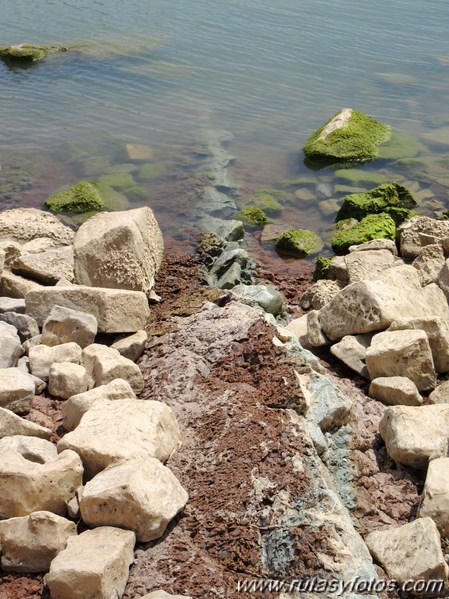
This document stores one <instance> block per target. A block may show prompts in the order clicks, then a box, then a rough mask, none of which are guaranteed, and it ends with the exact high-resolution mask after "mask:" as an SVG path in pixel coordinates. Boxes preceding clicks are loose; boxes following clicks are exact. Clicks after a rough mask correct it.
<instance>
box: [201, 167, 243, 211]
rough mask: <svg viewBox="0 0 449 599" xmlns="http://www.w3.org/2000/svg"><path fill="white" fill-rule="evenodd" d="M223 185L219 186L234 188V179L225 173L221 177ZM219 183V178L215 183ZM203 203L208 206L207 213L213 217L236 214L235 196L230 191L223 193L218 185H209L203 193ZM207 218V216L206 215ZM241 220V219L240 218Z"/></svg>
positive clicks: (228, 188)
mask: <svg viewBox="0 0 449 599" xmlns="http://www.w3.org/2000/svg"><path fill="white" fill-rule="evenodd" d="M219 180H220V182H221V185H219V188H221V189H227V190H231V189H233V184H232V179H230V178H229V176H227V175H224V176H221V177H220V178H219ZM217 183H218V178H217V179H216V181H215V184H217ZM202 205H203V206H205V207H206V208H207V214H208V215H210V216H212V217H217V218H219V217H226V216H231V215H233V214H235V212H236V210H237V206H236V203H235V200H234V198H233V197H232V196H231V195H229V194H228V193H223V192H222V191H221V190H220V189H217V188H216V187H210V186H207V187H205V188H204V190H203V193H202ZM205 218H206V220H207V217H205ZM238 220H240V219H238Z"/></svg>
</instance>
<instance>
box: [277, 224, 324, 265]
mask: <svg viewBox="0 0 449 599" xmlns="http://www.w3.org/2000/svg"><path fill="white" fill-rule="evenodd" d="M275 246H276V250H277V251H278V252H279V253H280V254H286V255H289V256H297V257H298V258H305V257H306V256H310V254H316V253H318V252H319V251H321V250H322V249H323V246H324V243H323V241H322V239H321V238H320V237H319V236H318V235H317V234H316V233H314V232H313V231H308V230H307V229H291V230H290V231H287V232H286V233H283V234H282V235H281V236H280V237H278V238H277V239H276V241H275Z"/></svg>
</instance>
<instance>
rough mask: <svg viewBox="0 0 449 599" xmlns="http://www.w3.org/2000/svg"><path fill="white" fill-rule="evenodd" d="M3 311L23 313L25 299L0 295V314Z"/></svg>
mask: <svg viewBox="0 0 449 599" xmlns="http://www.w3.org/2000/svg"><path fill="white" fill-rule="evenodd" d="M5 312H16V313H17V314H25V300H24V299H21V298H14V297H0V314H4V313H5Z"/></svg>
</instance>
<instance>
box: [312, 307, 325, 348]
mask: <svg viewBox="0 0 449 599" xmlns="http://www.w3.org/2000/svg"><path fill="white" fill-rule="evenodd" d="M307 343H308V344H309V345H310V346H311V347H321V346H323V345H330V343H331V342H330V340H329V339H328V338H327V337H326V335H325V334H324V333H323V331H322V329H321V325H320V313H319V311H318V310H311V311H310V312H308V313H307Z"/></svg>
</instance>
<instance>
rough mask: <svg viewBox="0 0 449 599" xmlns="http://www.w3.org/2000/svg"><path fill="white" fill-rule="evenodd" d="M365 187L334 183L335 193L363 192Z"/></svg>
mask: <svg viewBox="0 0 449 599" xmlns="http://www.w3.org/2000/svg"><path fill="white" fill-rule="evenodd" d="M364 191H365V189H364V188H363V187H352V186H351V185H342V184H341V183H337V184H336V185H334V193H338V194H344V195H346V196H347V195H349V194H351V193H362V192H364Z"/></svg>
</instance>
